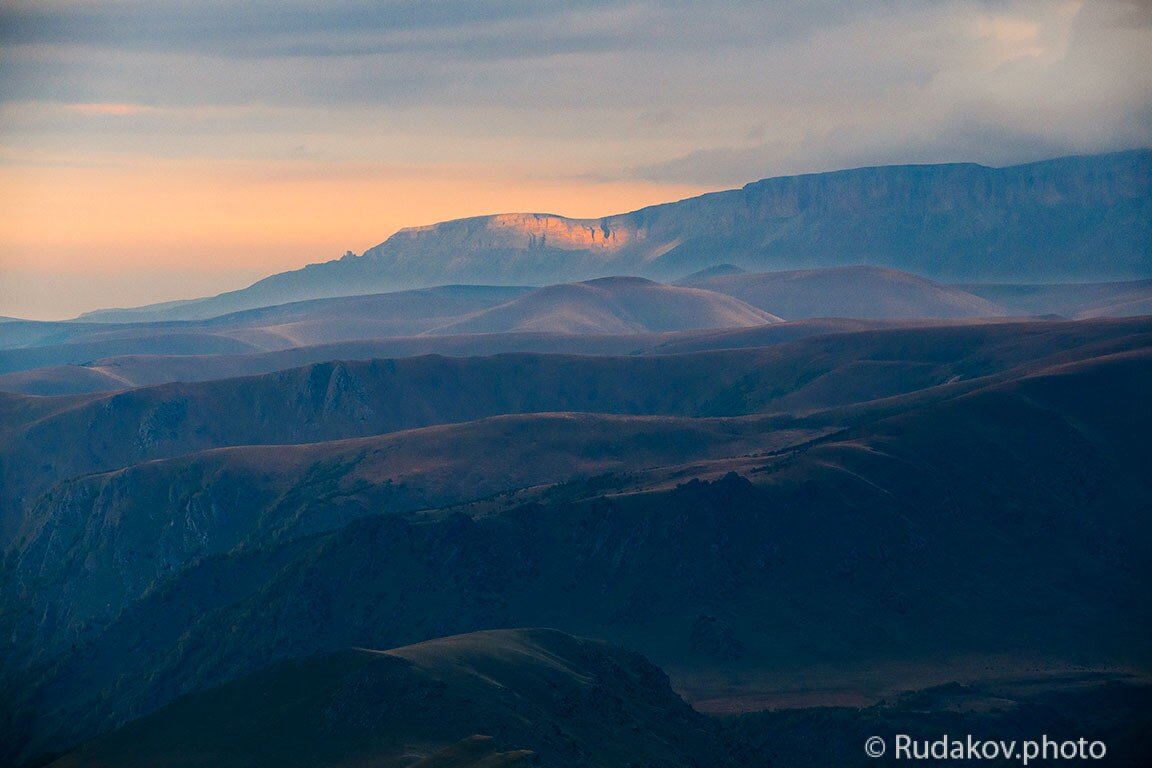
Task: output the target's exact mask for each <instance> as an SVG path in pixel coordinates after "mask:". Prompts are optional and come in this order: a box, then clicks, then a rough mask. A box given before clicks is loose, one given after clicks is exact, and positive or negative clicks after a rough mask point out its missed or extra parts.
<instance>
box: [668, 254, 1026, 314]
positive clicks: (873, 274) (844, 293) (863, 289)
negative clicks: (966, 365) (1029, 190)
mask: <svg viewBox="0 0 1152 768" xmlns="http://www.w3.org/2000/svg"><path fill="white" fill-rule="evenodd" d="M681 282H682V283H683V284H685V285H692V286H694V287H697V288H706V289H708V290H709V291H716V292H717V293H723V294H727V295H728V296H733V297H735V298H737V299H740V300H741V301H745V302H747V303H749V304H751V305H752V306H754V307H759V308H760V309H766V308H768V307H772V310H771V311H772V312H774V313H776V314H778V315H780V316H781V317H783V318H785V319H787V320H803V319H807V318H813V317H857V318H873V319H879V318H885V319H904V318H961V317H995V316H997V315H1000V316H1005V315H1009V314H1012V313H1010V312H1008V311H1006V310H1005V309H1004V308H1003V307H1000V306H998V305H996V304H994V303H992V302H990V301H988V300H986V299H982V298H980V297H979V296H975V295H973V294H971V293H967V292H965V291H962V290H960V289H958V288H950V287H948V286H943V285H939V284H937V283H933V282H932V281H931V280H925V279H924V278H922V277H917V276H916V275H910V274H908V273H907V272H900V271H897V270H894V269H882V268H880V267H866V266H856V267H839V268H831V269H812V270H798V271H792V272H767V273H760V274H752V273H747V272H740V273H737V274H721V275H712V274H706V275H703V276H698V277H692V278H691V279H689V280H685V281H681Z"/></svg>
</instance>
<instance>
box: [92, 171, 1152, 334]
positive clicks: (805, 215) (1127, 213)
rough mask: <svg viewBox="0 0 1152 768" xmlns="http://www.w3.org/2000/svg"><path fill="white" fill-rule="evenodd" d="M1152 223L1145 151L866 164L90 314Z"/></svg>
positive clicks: (1089, 276)
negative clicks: (1008, 161) (990, 163)
mask: <svg viewBox="0 0 1152 768" xmlns="http://www.w3.org/2000/svg"><path fill="white" fill-rule="evenodd" d="M1150 222H1152V151H1149V150H1139V151H1133V152H1124V153H1117V154H1110V155H1096V156H1087V157H1067V158H1061V159H1058V160H1049V161H1044V162H1040V163H1031V164H1028V165H1019V166H1012V167H1008V168H987V167H984V166H979V165H974V164H950V165H915V166H887V167H879V168H861V169H856V170H846V171H836V172H832V173H820V174H808V175H803V176H787V177H780V178H772V179H765V180H763V181H758V182H754V183H752V184H748V185H747V186H745V187H743V188H742V189H738V190H730V191H725V192H716V193H712V194H707V195H703V196H701V197H696V198H690V199H687V200H682V201H680V202H675V203H667V204H664V205H657V206H652V207H649V208H644V209H641V210H638V211H634V212H631V213H625V214H619V215H614V216H606V217H604V218H601V219H586V220H582V219H566V218H564V217H561V216H556V215H552V214H499V215H495V216H481V217H474V218H469V219H461V220H458V221H449V222H444V223H441V224H434V225H431V226H425V227H416V228H412V229H405V230H402V231H400V232H398V233H396V234H395V235H393V236H392V237H390V238H389V239H387V240H386V241H384V242H383V243H381V244H380V245H377V246H375V247H374V248H370V249H369V250H367V251H365V252H364V254H363V255H362V256H354V255H351V254H349V255H347V256H345V257H344V258H342V259H339V260H336V261H330V262H325V263H321V264H312V265H310V266H308V267H305V268H303V269H300V270H296V271H293V272H285V273H282V274H279V275H273V276H272V277H268V278H266V279H264V280H261V281H260V282H258V283H255V284H254V285H252V286H250V287H248V288H245V289H243V290H239V291H233V292H230V293H225V294H221V295H220V296H217V297H214V298H208V299H200V300H196V301H190V302H181V303H177V304H175V305H164V306H157V307H153V308H149V307H145V308H141V309H138V310H111V311H101V312H94V313H90V314H89V315H87V316H85V319H90V320H99V321H111V322H124V321H131V320H135V319H197V318H205V317H211V316H215V315H221V314H226V313H229V312H235V311H237V310H241V309H248V308H252V307H258V306H267V305H272V304H282V303H285V302H290V301H299V300H302V299H312V298H321V297H328V296H342V295H351V294H362V293H372V292H379V291H388V290H397V289H402V288H417V287H426V286H432V285H442V284H445V283H480V284H491V285H523V284H526V283H527V284H536V285H541V284H547V283H563V282H571V281H575V280H587V279H591V278H597V277H608V276H611V275H638V276H642V277H648V278H653V279H658V280H671V279H675V278H677V277H680V276H682V275H685V274H688V273H691V272H694V271H697V270H700V269H704V268H707V267H709V266H712V265H714V264H719V263H730V264H735V265H736V266H739V267H742V268H744V269H749V270H753V271H761V272H762V271H769V270H773V271H775V270H784V269H798V268H814V267H832V266H845V265H851V264H868V265H871V266H879V267H888V268H894V269H900V270H906V271H910V272H913V273H916V274H920V275H924V276H925V277H928V278H931V279H936V280H949V281H959V280H966V281H973V280H980V281H993V280H994V281H998V282H1004V281H1018V282H1030V281H1031V282H1035V281H1041V280H1042V281H1045V282H1051V281H1081V282H1083V281H1087V280H1121V279H1135V278H1147V277H1152V266H1150V261H1149V253H1152V224H1150ZM769 311H771V310H769Z"/></svg>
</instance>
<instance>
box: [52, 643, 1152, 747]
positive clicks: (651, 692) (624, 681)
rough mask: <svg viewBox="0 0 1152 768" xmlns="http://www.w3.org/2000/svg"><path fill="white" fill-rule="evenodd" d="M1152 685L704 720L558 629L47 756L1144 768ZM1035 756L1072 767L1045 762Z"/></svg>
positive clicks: (185, 712)
mask: <svg viewBox="0 0 1152 768" xmlns="http://www.w3.org/2000/svg"><path fill="white" fill-rule="evenodd" d="M1149 705H1152V686H1149V685H1148V684H1147V683H1141V682H1136V681H1123V680H1107V679H1098V678H1093V677H1092V676H1090V675H1071V676H1067V677H1065V678H1049V679H1031V680H1016V681H1008V682H1005V681H1000V682H997V683H985V684H976V685H959V684H950V685H943V686H938V687H934V688H931V689H926V690H921V691H915V692H906V693H904V694H902V695H900V696H897V697H895V698H894V699H893V700H892V701H891V702H886V703H883V704H878V705H874V706H871V707H868V708H864V709H849V708H842V707H841V708H836V707H812V708H807V709H799V710H796V709H791V710H782V711H775V712H765V713H758V714H754V715H746V716H743V717H739V718H713V717H706V716H704V715H701V714H699V713H697V712H695V711H693V710H692V709H691V708H690V707H688V705H687V704H685V703H684V702H683V700H681V699H680V698H679V697H678V696H677V695H676V694H675V693H674V692H673V690H672V689H671V688H670V687H669V684H668V678H667V677H666V676H665V675H664V673H663V672H661V671H660V670H659V669H658V668H656V667H655V666H653V665H652V664H651V663H649V662H648V661H647V660H645V659H644V658H643V657H642V656H640V655H639V654H636V653H632V652H630V651H626V650H623V649H621V648H617V647H614V646H611V645H607V644H605V643H600V642H594V641H591V640H583V639H579V638H576V637H572V636H570V635H566V634H563V633H561V632H557V631H555V630H546V629H522V630H500V631H488V632H477V633H473V634H468V635H459V636H455V637H447V638H442V639H438V640H432V641H428V642H424V643H420V644H418V645H413V646H407V647H404V648H398V649H395V650H391V651H384V652H381V651H369V650H362V649H356V650H346V651H340V652H336V653H332V654H327V655H323V656H315V657H311V658H308V659H304V660H299V661H291V662H283V663H280V664H276V665H273V666H271V667H269V668H267V669H265V670H262V671H260V672H257V673H255V674H252V675H249V676H247V677H244V678H242V679H240V680H237V681H235V682H233V683H229V684H227V685H223V686H220V687H217V688H213V689H211V690H209V691H205V692H203V693H199V694H194V695H191V696H186V697H184V698H182V699H180V700H179V701H177V702H175V703H173V704H172V705H170V706H168V707H166V708H164V709H162V710H161V711H159V712H157V713H155V714H153V715H150V716H148V717H145V718H143V719H141V720H138V721H136V722H134V723H132V724H130V725H128V726H125V727H123V728H120V729H118V730H116V731H114V732H112V733H110V734H108V735H106V736H103V737H101V738H98V739H96V740H94V741H91V742H89V743H87V744H85V745H83V746H81V747H80V748H79V749H77V750H75V751H74V752H71V753H69V754H67V755H65V756H63V757H61V758H60V759H58V760H56V761H54V762H52V763H51V765H52V766H53V767H54V768H81V766H122V765H168V766H182V767H184V768H228V767H229V766H236V768H241V767H242V766H251V765H277V766H284V767H285V768H294V767H295V766H299V767H300V768H322V767H324V766H333V767H335V766H347V765H373V766H397V767H400V766H405V767H407V768H521V767H527V766H555V767H556V768H617V767H618V768H625V767H626V766H636V765H650V766H663V767H665V768H677V767H680V766H682V767H683V768H689V767H693V768H704V767H705V766H708V767H709V768H737V767H738V766H748V765H764V766H785V765H786V766H792V767H793V768H806V767H810V768H824V767H825V766H830V765H836V766H846V767H851V766H862V767H863V766H868V765H875V761H874V760H873V759H872V758H869V757H867V756H866V754H865V753H864V750H863V747H864V745H865V743H866V742H867V740H868V739H869V738H871V737H875V736H876V735H878V734H880V735H881V736H880V738H885V739H887V741H888V743H890V744H892V749H893V750H894V749H895V744H896V742H895V739H896V736H897V735H898V734H903V735H906V736H908V737H910V738H914V739H917V740H921V741H930V740H932V741H935V740H938V739H939V738H940V737H941V736H942V735H944V734H951V735H952V738H957V739H963V738H964V735H965V734H974V735H976V737H977V738H980V739H983V740H989V741H991V740H999V741H1003V742H1008V741H1017V743H1019V744H1020V747H1019V748H1020V749H1024V746H1023V742H1024V741H1025V740H1028V739H1036V740H1039V739H1041V738H1042V736H1043V735H1044V734H1052V735H1053V738H1055V739H1059V740H1061V741H1063V740H1065V739H1067V740H1075V739H1080V738H1082V739H1085V740H1086V741H1087V742H1098V743H1100V744H1103V745H1104V746H1105V748H1106V749H1107V756H1108V758H1109V759H1108V761H1107V763H1105V764H1106V765H1109V766H1128V767H1130V768H1136V767H1137V766H1141V765H1143V762H1142V761H1143V760H1144V759H1146V758H1147V757H1148V756H1149V755H1152V752H1150V751H1149V747H1148V745H1147V743H1146V740H1145V739H1144V738H1142V736H1141V734H1142V733H1146V729H1147V728H1148V727H1149V726H1150V725H1152V709H1150V707H1149ZM1032 764H1034V765H1056V764H1059V761H1048V760H1037V761H1034V762H1033V763H1032Z"/></svg>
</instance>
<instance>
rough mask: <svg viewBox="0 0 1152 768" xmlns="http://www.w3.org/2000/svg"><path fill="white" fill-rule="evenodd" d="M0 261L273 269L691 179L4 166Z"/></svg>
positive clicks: (324, 168)
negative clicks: (401, 232)
mask: <svg viewBox="0 0 1152 768" xmlns="http://www.w3.org/2000/svg"><path fill="white" fill-rule="evenodd" d="M0 189H3V190H5V194H3V195H0V254H3V256H0V259H2V261H3V262H7V263H8V264H9V265H12V266H19V267H21V268H24V269H44V270H50V271H54V272H87V271H99V272H103V273H107V272H117V271H130V270H136V269H142V268H158V269H165V268H167V269H182V268H196V269H206V270H211V269H213V268H220V269H231V270H235V269H238V268H241V269H251V268H258V269H267V270H268V271H269V272H274V271H281V270H284V269H292V268H296V267H299V266H303V265H304V264H306V263H311V262H316V261H325V260H328V259H332V258H337V257H339V256H340V255H341V254H342V253H343V252H344V250H347V249H352V250H354V251H356V252H358V253H359V252H362V251H363V250H365V249H367V248H369V247H371V246H373V245H376V244H377V243H379V242H381V241H383V240H385V239H386V238H387V237H388V236H390V235H391V234H392V233H394V232H395V231H397V230H398V229H401V228H404V227H409V226H418V225H424V224H431V223H435V222H437V221H443V220H447V219H453V218H462V217H466V216H477V215H484V214H490V213H502V212H522V211H523V212H547V213H558V214H561V215H565V216H570V217H573V218H594V217H599V216H606V215H610V214H613V213H622V212H625V211H629V210H633V209H636V208H640V207H643V206H645V205H651V204H654V203H660V202H668V201H670V200H675V199H680V198H683V197H689V196H692V195H696V194H699V193H701V192H703V191H706V190H705V189H703V188H701V187H698V186H689V185H660V184H652V183H645V182H635V181H611V182H600V181H594V180H587V179H576V180H572V179H568V180H563V181H559V182H554V181H545V180H539V179H525V178H514V177H511V176H508V177H493V176H491V175H490V174H489V175H487V176H486V175H484V174H483V173H482V172H479V171H474V170H471V169H453V168H447V169H444V168H441V169H436V170H434V171H433V172H431V173H427V172H423V171H421V172H419V173H418V172H415V171H413V170H410V169H404V168H370V167H368V168H361V167H347V166H329V165H321V164H303V163H301V164H289V165H287V166H285V165H284V164H283V163H277V164H275V165H273V164H271V163H269V164H266V165H258V164H237V165H224V166H209V167H205V166H203V165H196V164H193V163H188V162H182V163H178V162H171V163H152V164H149V165H147V166H145V167H139V166H132V165H92V166H83V165H77V166H8V167H6V168H5V167H2V166H0Z"/></svg>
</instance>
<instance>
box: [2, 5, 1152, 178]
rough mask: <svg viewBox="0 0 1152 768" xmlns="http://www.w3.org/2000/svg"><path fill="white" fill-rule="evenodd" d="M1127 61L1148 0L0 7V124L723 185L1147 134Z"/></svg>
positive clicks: (185, 143) (1149, 25)
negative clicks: (0, 117) (0, 114)
mask: <svg viewBox="0 0 1152 768" xmlns="http://www.w3.org/2000/svg"><path fill="white" fill-rule="evenodd" d="M1150 72H1152V12H1150V11H1149V4H1148V3H1127V2H1122V1H1121V0H1095V1H1094V2H1091V3H1082V2H1064V1H1055V2H1053V1H1049V0H945V1H943V2H928V1H927V0H925V1H924V2H900V3H895V2H849V3H845V2H833V1H832V0H813V1H812V2H805V3H794V2H751V1H748V2H731V0H725V1H724V2H721V1H720V0H713V1H712V2H704V1H700V2H656V1H655V0H583V1H582V2H560V1H559V0H554V1H553V0H500V1H498V2H486V3H476V2H471V0H469V1H467V2H465V1H463V0H459V1H456V2H436V3H428V2H408V1H403V2H401V1H398V0H393V1H392V2H383V3H380V2H371V3H369V2H351V1H349V0H334V2H330V3H314V2H302V1H297V2H271V1H270V0H258V1H255V2H245V3H234V2H229V3H224V2H221V1H220V0H203V1H202V2H175V1H173V0H168V1H163V0H161V1H156V0H149V1H148V2H145V0H119V1H117V2H110V1H109V0H96V1H94V2H84V3H77V2H65V1H64V0H39V1H38V2H32V1H31V0H21V1H20V2H9V3H6V4H4V5H3V6H0V109H4V113H5V126H6V127H5V128H4V129H3V130H4V134H3V135H2V136H0V138H2V139H3V140H4V142H5V143H6V144H7V145H8V148H9V150H10V152H15V153H16V154H19V153H20V151H23V152H24V153H25V154H37V155H41V156H42V155H46V154H50V153H51V152H52V151H59V152H73V153H74V152H75V151H77V149H82V150H83V151H84V152H89V153H101V152H103V153H121V152H131V151H133V148H135V151H138V152H140V153H150V154H155V155H159V156H175V155H187V156H202V157H208V158H211V157H214V156H218V155H221V154H222V155H224V156H229V157H231V156H242V155H255V156H259V157H263V158H268V157H275V156H281V155H284V154H285V153H287V152H289V151H290V148H296V151H299V152H303V153H306V154H308V155H309V156H312V157H316V158H318V159H323V158H328V159H331V160H333V161H346V160H350V159H355V158H357V157H362V158H365V159H368V160H371V161H380V162H396V161H401V160H403V161H406V162H407V161H411V162H416V163H420V162H427V163H436V162H440V161H446V162H475V161H476V159H477V158H486V159H488V160H489V161H490V162H492V163H495V164H501V165H510V166H513V167H517V168H519V169H520V170H521V171H522V172H524V173H526V174H527V173H530V174H534V175H538V176H539V175H549V174H551V175H557V176H559V175H564V174H569V175H578V174H583V175H586V176H588V177H592V178H607V179H612V178H622V177H630V178H641V179H648V180H655V181H667V182H677V183H679V182H685V183H706V184H715V185H731V184H736V183H740V182H741V181H747V180H749V179H750V178H754V177H758V176H762V175H770V174H772V173H781V172H790V171H793V170H812V169H818V168H828V167H837V165H838V164H841V163H843V164H870V163H879V162H891V161H896V162H899V161H913V160H916V161H941V160H953V159H970V160H977V161H980V162H989V163H1006V162H1014V161H1022V160H1028V159H1034V158H1035V157H1037V156H1040V155H1043V154H1049V153H1052V154H1061V153H1066V152H1075V151H1097V150H1104V149H1110V148H1126V147H1129V146H1135V145H1142V144H1149V143H1152V135H1150V129H1149V127H1148V126H1149V121H1148V120H1147V117H1148V115H1149V113H1150V111H1152V109H1150V105H1152V82H1150V77H1152V76H1150V75H1149V73H1150ZM52 104H62V105H73V106H72V107H71V108H70V109H68V110H53V109H51V108H50V105H52ZM101 104H103V105H132V106H131V107H130V108H129V107H127V106H126V107H124V110H125V111H124V112H122V113H119V114H117V115H115V117H116V119H115V120H109V119H107V118H108V117H110V115H109V114H108V113H107V112H104V113H101V112H99V111H98V109H97V108H96V107H90V106H84V105H101ZM4 105H7V106H6V107H5V106H4ZM29 105H31V106H29ZM45 105H48V106H45Z"/></svg>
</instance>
